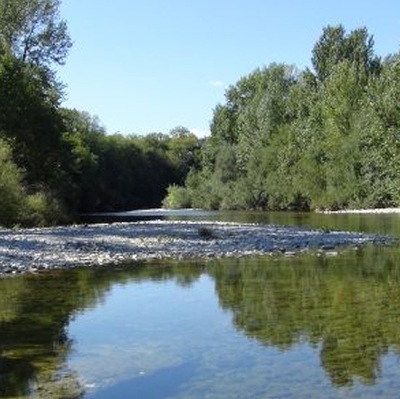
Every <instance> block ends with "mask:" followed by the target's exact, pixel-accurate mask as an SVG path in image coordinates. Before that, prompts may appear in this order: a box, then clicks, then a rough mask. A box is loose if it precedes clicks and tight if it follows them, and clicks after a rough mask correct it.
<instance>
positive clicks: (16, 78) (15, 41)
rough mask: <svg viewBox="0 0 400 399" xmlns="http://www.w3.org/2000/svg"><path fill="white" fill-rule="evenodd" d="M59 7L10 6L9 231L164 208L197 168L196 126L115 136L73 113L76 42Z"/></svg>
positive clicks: (3, 197) (2, 88)
mask: <svg viewBox="0 0 400 399" xmlns="http://www.w3.org/2000/svg"><path fill="white" fill-rule="evenodd" d="M59 6H60V1H59V0H21V1H14V0H0V225H6V226H9V225H14V224H23V225H44V224H49V223H58V222H63V221H67V220H71V219H70V218H71V216H73V215H74V214H76V213H79V212H93V211H112V210H126V209H133V208H140V207H153V206H159V205H160V204H161V201H162V199H163V198H164V197H165V196H166V194H167V187H168V186H169V185H171V184H183V182H184V179H185V177H186V174H187V172H188V170H189V169H190V168H191V167H192V166H194V165H196V163H198V161H196V156H197V155H196V154H197V152H198V148H199V145H200V141H199V140H198V139H197V138H196V136H195V135H194V134H192V133H191V132H190V131H188V130H187V129H186V128H183V127H177V128H175V129H173V130H172V131H171V132H170V133H169V134H161V133H155V134H149V135H148V136H145V137H138V136H122V135H107V134H106V131H105V129H104V128H103V127H102V126H101V124H100V123H99V121H98V120H97V118H93V117H91V116H90V115H88V114H87V113H85V112H81V111H77V110H70V109H63V108H61V107H60V103H61V100H62V98H63V94H64V93H63V87H62V84H61V83H60V82H58V81H57V78H56V75H55V72H54V67H55V66H56V65H60V64H63V63H64V62H65V59H66V56H67V54H68V50H69V48H70V47H71V40H70V38H69V35H68V31H67V26H66V23H65V21H63V20H62V19H61V18H60V16H59V14H58V10H59Z"/></svg>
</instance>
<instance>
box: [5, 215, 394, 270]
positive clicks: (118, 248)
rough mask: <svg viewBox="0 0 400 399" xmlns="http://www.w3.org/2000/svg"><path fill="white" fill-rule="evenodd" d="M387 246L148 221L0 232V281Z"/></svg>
mask: <svg viewBox="0 0 400 399" xmlns="http://www.w3.org/2000/svg"><path fill="white" fill-rule="evenodd" d="M367 242H379V243H385V242H389V239H388V238H384V237H377V236H373V235H367V234H362V233H349V232H338V231H333V232H329V231H316V230H310V229H305V228H295V227H282V226H266V225H257V224H237V223H222V222H189V221H187V222H183V221H179V222H176V221H175V222H174V221H146V222H132V223H114V224H97V225H88V226H82V225H78V226H63V227H52V228H40V229H39V228H35V229H0V276H4V275H13V274H20V273H26V272H38V271H42V270H50V269H56V268H69V267H77V266H90V265H104V264H110V263H121V262H123V261H128V260H132V261H138V260H151V259H163V258H171V259H194V258H214V257H227V256H246V255H265V254H286V255H292V254H295V253H297V252H300V251H306V250H309V249H320V250H322V251H331V253H334V250H335V248H337V247H340V246H344V245H357V246H358V245H361V244H364V243H367Z"/></svg>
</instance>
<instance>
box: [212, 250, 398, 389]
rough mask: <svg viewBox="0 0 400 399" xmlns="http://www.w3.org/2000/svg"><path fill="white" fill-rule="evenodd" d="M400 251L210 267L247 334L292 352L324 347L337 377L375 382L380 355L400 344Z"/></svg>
mask: <svg viewBox="0 0 400 399" xmlns="http://www.w3.org/2000/svg"><path fill="white" fill-rule="evenodd" d="M399 271H400V263H399V258H398V256H397V250H384V249H382V248H373V247H371V248H367V249H364V250H361V251H358V252H356V253H355V254H354V253H348V254H347V255H346V256H343V257H339V258H331V259H329V258H326V257H310V256H307V257H302V258H299V259H298V260H296V261H295V262H293V261H292V260H287V259H284V258H277V259H275V261H274V262H273V263H268V264H266V263H265V261H263V260H261V259H260V260H258V261H255V260H253V261H249V260H236V261H234V262H232V261H229V262H225V261H222V262H218V263H215V264H214V265H213V266H212V267H211V268H210V273H211V274H212V275H213V277H214V278H215V281H216V287H217V293H218V297H219V299H220V303H221V306H222V307H223V308H224V309H229V310H231V311H232V313H233V323H234V324H235V326H236V327H237V328H238V329H239V330H241V331H243V332H244V333H245V334H246V335H247V336H249V337H251V338H255V339H257V340H258V341H259V342H261V343H263V344H264V345H268V346H276V347H279V348H281V349H282V350H288V349H290V348H291V347H292V346H293V345H295V344H298V343H299V342H302V340H304V339H306V340H307V341H309V342H310V343H311V344H313V345H315V346H317V345H319V344H320V345H321V351H320V358H321V365H322V367H323V368H324V369H325V370H326V371H327V373H328V374H329V376H330V378H331V381H332V383H334V384H335V385H338V386H343V385H349V384H351V383H352V382H353V381H354V380H355V379H357V378H360V379H361V380H362V381H364V382H365V383H370V384H372V383H375V382H376V380H377V378H378V376H379V373H380V361H381V358H382V356H383V355H385V354H387V353H388V351H389V349H390V350H393V351H395V352H396V353H398V352H399V349H400V328H399V327H400V325H399V321H400V306H399V305H400V274H399Z"/></svg>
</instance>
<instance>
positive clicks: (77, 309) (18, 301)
mask: <svg viewBox="0 0 400 399" xmlns="http://www.w3.org/2000/svg"><path fill="white" fill-rule="evenodd" d="M399 260H400V258H399V254H398V248H380V247H366V248H363V249H362V250H359V251H354V250H349V251H348V252H346V253H345V254H343V255H341V256H339V257H332V258H330V257H317V256H309V255H307V256H306V255H304V256H301V257H296V258H284V257H276V258H256V259H255V258H247V259H224V260H219V261H212V262H198V263H195V262H192V263H190V264H189V263H173V262H167V263H163V264H136V265H132V266H133V267H132V268H130V267H128V266H126V267H125V268H120V269H118V270H117V269H97V270H74V271H64V272H54V273H51V274H44V275H42V276H39V277H32V276H31V277H24V278H15V279H8V280H0V397H2V398H26V397H43V398H44V397H50V398H55V399H58V398H60V399H61V398H70V399H78V398H87V399H89V398H91V399H92V398H93V399H101V398H106V397H113V398H118V397H121V398H122V397H132V395H133V396H134V394H137V395H138V397H139V396H140V397H168V396H169V397H177V398H178V397H193V398H195V397H199V398H200V397H206V396H207V395H208V396H210V395H211V396H212V397H221V398H222V397H239V398H240V397H265V395H266V392H269V393H270V394H271V395H270V397H274V394H273V393H274V392H273V391H271V390H272V389H276V391H275V396H276V397H277V396H279V395H278V392H279V393H280V394H283V393H282V392H286V391H284V390H283V387H285V389H286V390H288V391H287V392H288V393H287V396H288V397H309V395H310V394H311V392H313V390H314V389H316V388H315V387H316V386H318V395H317V397H318V396H319V397H321V396H324V397H337V396H336V394H335V393H338V392H341V394H340V395H339V396H344V395H345V394H346V393H347V394H349V396H350V397H351V396H357V395H361V394H363V395H364V394H366V396H365V395H364V397H367V396H369V397H379V396H380V395H378V392H382V391H384V392H386V393H388V392H398V391H399V389H400V382H399V379H397V378H395V377H394V375H392V374H390V373H394V372H395V370H394V368H393V367H392V365H393V364H395V363H396V362H398V360H399V357H398V356H399V355H400V353H399V351H400V326H399V320H400V262H399ZM213 291H214V295H215V296H213ZM111 302H113V303H112V304H111ZM146 304H147V305H148V306H147V305H146ZM218 304H219V305H218ZM116 309H117V310H116ZM85 323H86V324H85ZM83 324H85V325H86V327H85V328H86V329H83V327H82V325H83ZM87 326H91V327H90V328H92V329H91V330H90V329H88V328H89V327H87ZM93 326H95V327H96V329H95V330H93ZM85 350H88V351H92V354H93V353H96V356H92V355H90V354H89V355H87V354H85V353H84V352H85ZM99 351H103V353H99ZM107 351H108V352H107ZM312 359H315V360H312ZM385 362H386V363H387V362H389V364H390V365H391V366H385V364H386V363H385ZM390 362H391V363H390ZM122 363H124V364H122ZM314 363H315V364H314ZM318 363H319V364H318ZM139 365H140V367H142V368H139ZM105 370H106V371H105ZM142 370H144V371H143V373H142ZM289 370H290V372H289ZM321 371H323V372H324V373H325V377H324V373H322V374H321ZM91 372H92V373H93V375H90V373H91ZM105 373H107V374H105ZM142 374H143V375H142ZM105 375H107V378H109V382H108V383H107V384H105V385H104V386H101V387H100V386H99V387H95V388H93V387H92V385H93V386H94V384H91V382H92V380H91V378H92V377H93V381H95V382H96V384H97V383H98V381H99V380H101V379H103V380H104V381H105V378H104V376H105ZM294 376H295V378H294ZM96 378H97V380H96ZM305 380H307V381H308V382H307V384H305V383H304V381H305ZM291 384H292V385H291ZM272 387H275V388H272ZM299 387H301V389H302V391H301V394H300V392H299V391H298V389H299ZM307 387H308V388H307ZM343 389H345V390H344V391H343ZM346 389H350V391H346ZM295 393H297V396H296V394H295ZM314 393H315V392H314ZM263 395H264V396H263ZM211 396H210V397H211Z"/></svg>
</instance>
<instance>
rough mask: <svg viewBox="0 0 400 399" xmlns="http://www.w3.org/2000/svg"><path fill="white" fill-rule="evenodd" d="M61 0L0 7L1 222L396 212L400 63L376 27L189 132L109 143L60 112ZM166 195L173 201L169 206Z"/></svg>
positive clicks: (325, 48)
mask: <svg viewBox="0 0 400 399" xmlns="http://www.w3.org/2000/svg"><path fill="white" fill-rule="evenodd" d="M59 6H60V1H59V0H20V1H18V2H16V1H13V0H0V167H1V170H0V206H1V212H0V224H2V225H14V224H24V225H38V224H39V225H40V224H41V225H43V224H49V223H58V222H62V221H67V220H71V219H70V218H71V216H72V215H74V214H77V213H80V212H94V211H114V210H126V209H134V208H143V207H154V206H160V204H161V203H163V204H164V206H167V207H190V206H195V207H202V208H212V209H239V208H240V209H314V208H331V209H337V208H344V207H353V206H364V207H382V206H383V207H385V206H397V205H399V203H400V184H399V183H400V182H399V179H400V177H399V176H400V174H399V173H398V172H399V171H400V157H399V146H400V141H399V140H400V138H399V127H400V112H399V109H398V103H397V99H398V97H399V94H400V57H399V55H397V54H396V55H391V56H388V57H387V58H386V59H385V60H381V59H380V58H378V57H376V56H375V54H374V49H373V46H374V43H373V39H372V36H370V35H369V33H368V32H367V30H366V29H364V28H362V29H357V30H354V31H352V32H350V33H346V31H345V29H344V28H343V27H342V26H336V27H327V28H325V29H324V30H323V33H322V36H321V37H320V38H319V40H318V41H317V43H316V44H315V46H314V49H313V51H312V59H311V63H312V70H309V69H307V70H305V71H298V70H297V69H296V68H295V67H294V66H289V65H284V64H271V65H269V66H268V67H265V68H262V69H257V70H255V71H253V72H252V73H250V74H249V75H248V76H245V77H243V78H242V79H240V80H239V81H238V82H237V83H236V84H235V85H233V86H231V87H230V88H229V89H228V90H227V92H226V102H225V103H224V104H219V105H217V106H216V108H215V110H214V116H213V120H212V122H211V137H210V138H208V139H207V140H199V139H197V138H196V136H195V135H194V134H192V133H191V132H190V131H189V130H188V129H186V128H184V127H177V128H175V129H173V130H172V131H171V132H169V133H168V134H164V133H151V134H148V135H147V136H135V135H130V136H127V135H119V134H112V135H109V134H107V133H106V131H105V129H104V128H103V127H102V125H101V124H100V122H99V121H98V119H97V118H94V117H92V116H90V115H89V114H87V113H86V112H83V111H78V110H75V109H63V108H61V107H60V104H61V102H62V98H63V95H64V93H63V85H62V84H61V83H60V82H59V81H58V80H57V77H56V74H55V66H57V65H60V64H63V63H64V62H65V60H66V57H67V55H68V50H69V48H70V47H71V39H70V37H69V35H68V31H67V26H66V23H65V21H64V20H62V19H61V18H60V16H59V13H58V10H59ZM163 198H164V201H163Z"/></svg>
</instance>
